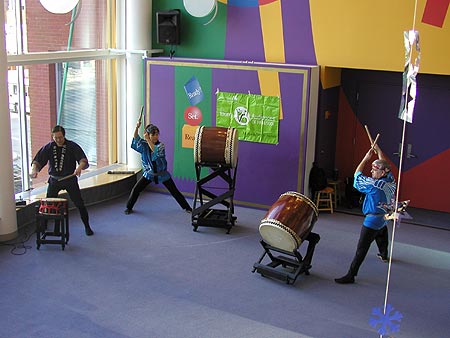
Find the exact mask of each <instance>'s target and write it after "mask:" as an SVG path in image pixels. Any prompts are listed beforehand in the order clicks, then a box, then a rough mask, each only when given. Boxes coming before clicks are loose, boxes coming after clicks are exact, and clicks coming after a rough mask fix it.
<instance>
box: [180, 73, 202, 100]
mask: <svg viewBox="0 0 450 338" xmlns="http://www.w3.org/2000/svg"><path fill="white" fill-rule="evenodd" d="M184 90H185V92H186V95H187V97H188V99H189V103H190V105H191V106H196V105H197V104H199V103H200V102H202V101H203V98H204V96H203V91H202V87H201V86H200V82H198V80H197V78H196V77H195V76H193V77H191V79H190V80H189V81H188V82H186V84H185V85H184Z"/></svg>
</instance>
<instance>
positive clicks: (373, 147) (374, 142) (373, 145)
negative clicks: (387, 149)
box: [372, 134, 380, 152]
mask: <svg viewBox="0 0 450 338" xmlns="http://www.w3.org/2000/svg"><path fill="white" fill-rule="evenodd" d="M379 137H380V134H377V137H375V140H374V141H373V143H372V150H374V151H375V146H376V145H377V141H378V138H379ZM375 152H376V151H375Z"/></svg>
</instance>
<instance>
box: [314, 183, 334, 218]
mask: <svg viewBox="0 0 450 338" xmlns="http://www.w3.org/2000/svg"><path fill="white" fill-rule="evenodd" d="M333 194H334V189H333V188H331V187H326V188H324V189H322V190H319V191H317V192H316V206H317V210H319V211H330V213H333Z"/></svg>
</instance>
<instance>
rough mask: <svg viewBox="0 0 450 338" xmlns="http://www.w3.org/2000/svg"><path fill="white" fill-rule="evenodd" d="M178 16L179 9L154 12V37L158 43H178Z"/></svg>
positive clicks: (179, 14)
mask: <svg viewBox="0 0 450 338" xmlns="http://www.w3.org/2000/svg"><path fill="white" fill-rule="evenodd" d="M180 16H181V13H180V10H179V9H172V10H170V11H164V12H156V37H157V42H158V43H159V44H163V45H179V44H180Z"/></svg>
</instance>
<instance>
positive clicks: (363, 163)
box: [355, 148, 374, 174]
mask: <svg viewBox="0 0 450 338" xmlns="http://www.w3.org/2000/svg"><path fill="white" fill-rule="evenodd" d="M373 153H374V149H373V148H370V149H369V151H368V152H367V153H366V155H364V157H363V159H362V160H361V162H360V163H359V164H358V166H357V167H356V170H355V174H356V173H357V172H359V171H361V172H362V171H363V169H364V167H365V166H366V163H367V161H369V160H370V159H371V158H372V155H373Z"/></svg>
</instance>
